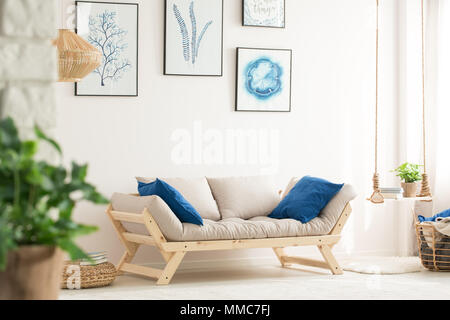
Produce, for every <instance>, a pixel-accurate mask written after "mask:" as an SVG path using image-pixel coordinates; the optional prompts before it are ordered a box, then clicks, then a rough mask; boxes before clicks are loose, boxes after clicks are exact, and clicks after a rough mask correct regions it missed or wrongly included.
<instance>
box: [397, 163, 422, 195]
mask: <svg viewBox="0 0 450 320" xmlns="http://www.w3.org/2000/svg"><path fill="white" fill-rule="evenodd" d="M420 167H421V166H420V165H418V164H412V163H409V162H405V163H404V164H402V165H401V166H399V167H398V168H397V169H395V170H393V171H394V172H396V173H397V177H400V179H401V180H402V188H403V191H404V192H403V196H404V197H406V198H414V197H416V195H417V181H420V180H422V175H421V173H420Z"/></svg>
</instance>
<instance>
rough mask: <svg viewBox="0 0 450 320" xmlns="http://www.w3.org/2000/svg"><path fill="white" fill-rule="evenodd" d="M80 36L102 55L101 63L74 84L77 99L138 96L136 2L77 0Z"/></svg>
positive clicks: (137, 19)
mask: <svg viewBox="0 0 450 320" xmlns="http://www.w3.org/2000/svg"><path fill="white" fill-rule="evenodd" d="M76 6H77V27H76V31H77V34H78V35H79V36H81V37H82V38H83V39H85V40H86V41H88V42H89V43H90V44H91V45H93V46H94V47H96V48H97V49H98V50H99V51H100V52H101V54H102V63H101V64H100V66H99V67H98V68H97V69H95V70H94V71H93V72H92V73H91V74H90V75H88V76H87V77H85V78H84V79H83V80H81V81H80V82H78V83H76V84H75V95H76V96H122V97H135V96H137V95H138V24H139V5H138V4H136V3H118V2H95V1H76Z"/></svg>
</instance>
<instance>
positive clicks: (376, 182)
mask: <svg viewBox="0 0 450 320" xmlns="http://www.w3.org/2000/svg"><path fill="white" fill-rule="evenodd" d="M379 11H380V0H376V55H375V56H376V73H375V75H376V79H375V80H376V88H375V173H374V174H373V178H372V182H373V193H372V195H371V196H370V197H369V198H368V199H367V200H369V201H370V202H372V203H374V204H380V203H384V202H385V201H387V200H392V201H405V200H407V201H424V202H430V201H433V198H432V195H431V191H430V182H429V178H428V174H427V165H426V164H427V155H426V150H427V148H426V147H427V146H426V127H425V124H426V121H425V117H426V110H425V107H426V104H425V97H426V94H425V83H426V81H425V80H426V79H425V32H424V30H425V19H424V0H421V19H422V99H423V100H422V140H423V141H422V143H423V168H424V172H423V174H422V186H421V190H420V196H418V197H414V198H406V197H404V198H400V199H388V198H387V199H385V198H384V197H383V195H382V193H381V192H380V190H381V189H380V176H379V173H378V107H379V105H378V85H379Z"/></svg>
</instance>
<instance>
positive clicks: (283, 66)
mask: <svg viewBox="0 0 450 320" xmlns="http://www.w3.org/2000/svg"><path fill="white" fill-rule="evenodd" d="M291 81H292V50H290V49H258V48H237V69H236V111H272V112H289V111H291Z"/></svg>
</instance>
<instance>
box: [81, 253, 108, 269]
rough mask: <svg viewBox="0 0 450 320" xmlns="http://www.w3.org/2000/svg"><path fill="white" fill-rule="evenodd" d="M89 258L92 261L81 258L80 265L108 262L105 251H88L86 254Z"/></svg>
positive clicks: (95, 264)
mask: <svg viewBox="0 0 450 320" xmlns="http://www.w3.org/2000/svg"><path fill="white" fill-rule="evenodd" d="M87 255H88V256H89V258H91V260H92V261H90V260H89V259H82V260H80V266H97V265H99V264H102V263H106V262H108V257H107V255H106V252H105V251H103V252H90V253H88V254H87Z"/></svg>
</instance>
